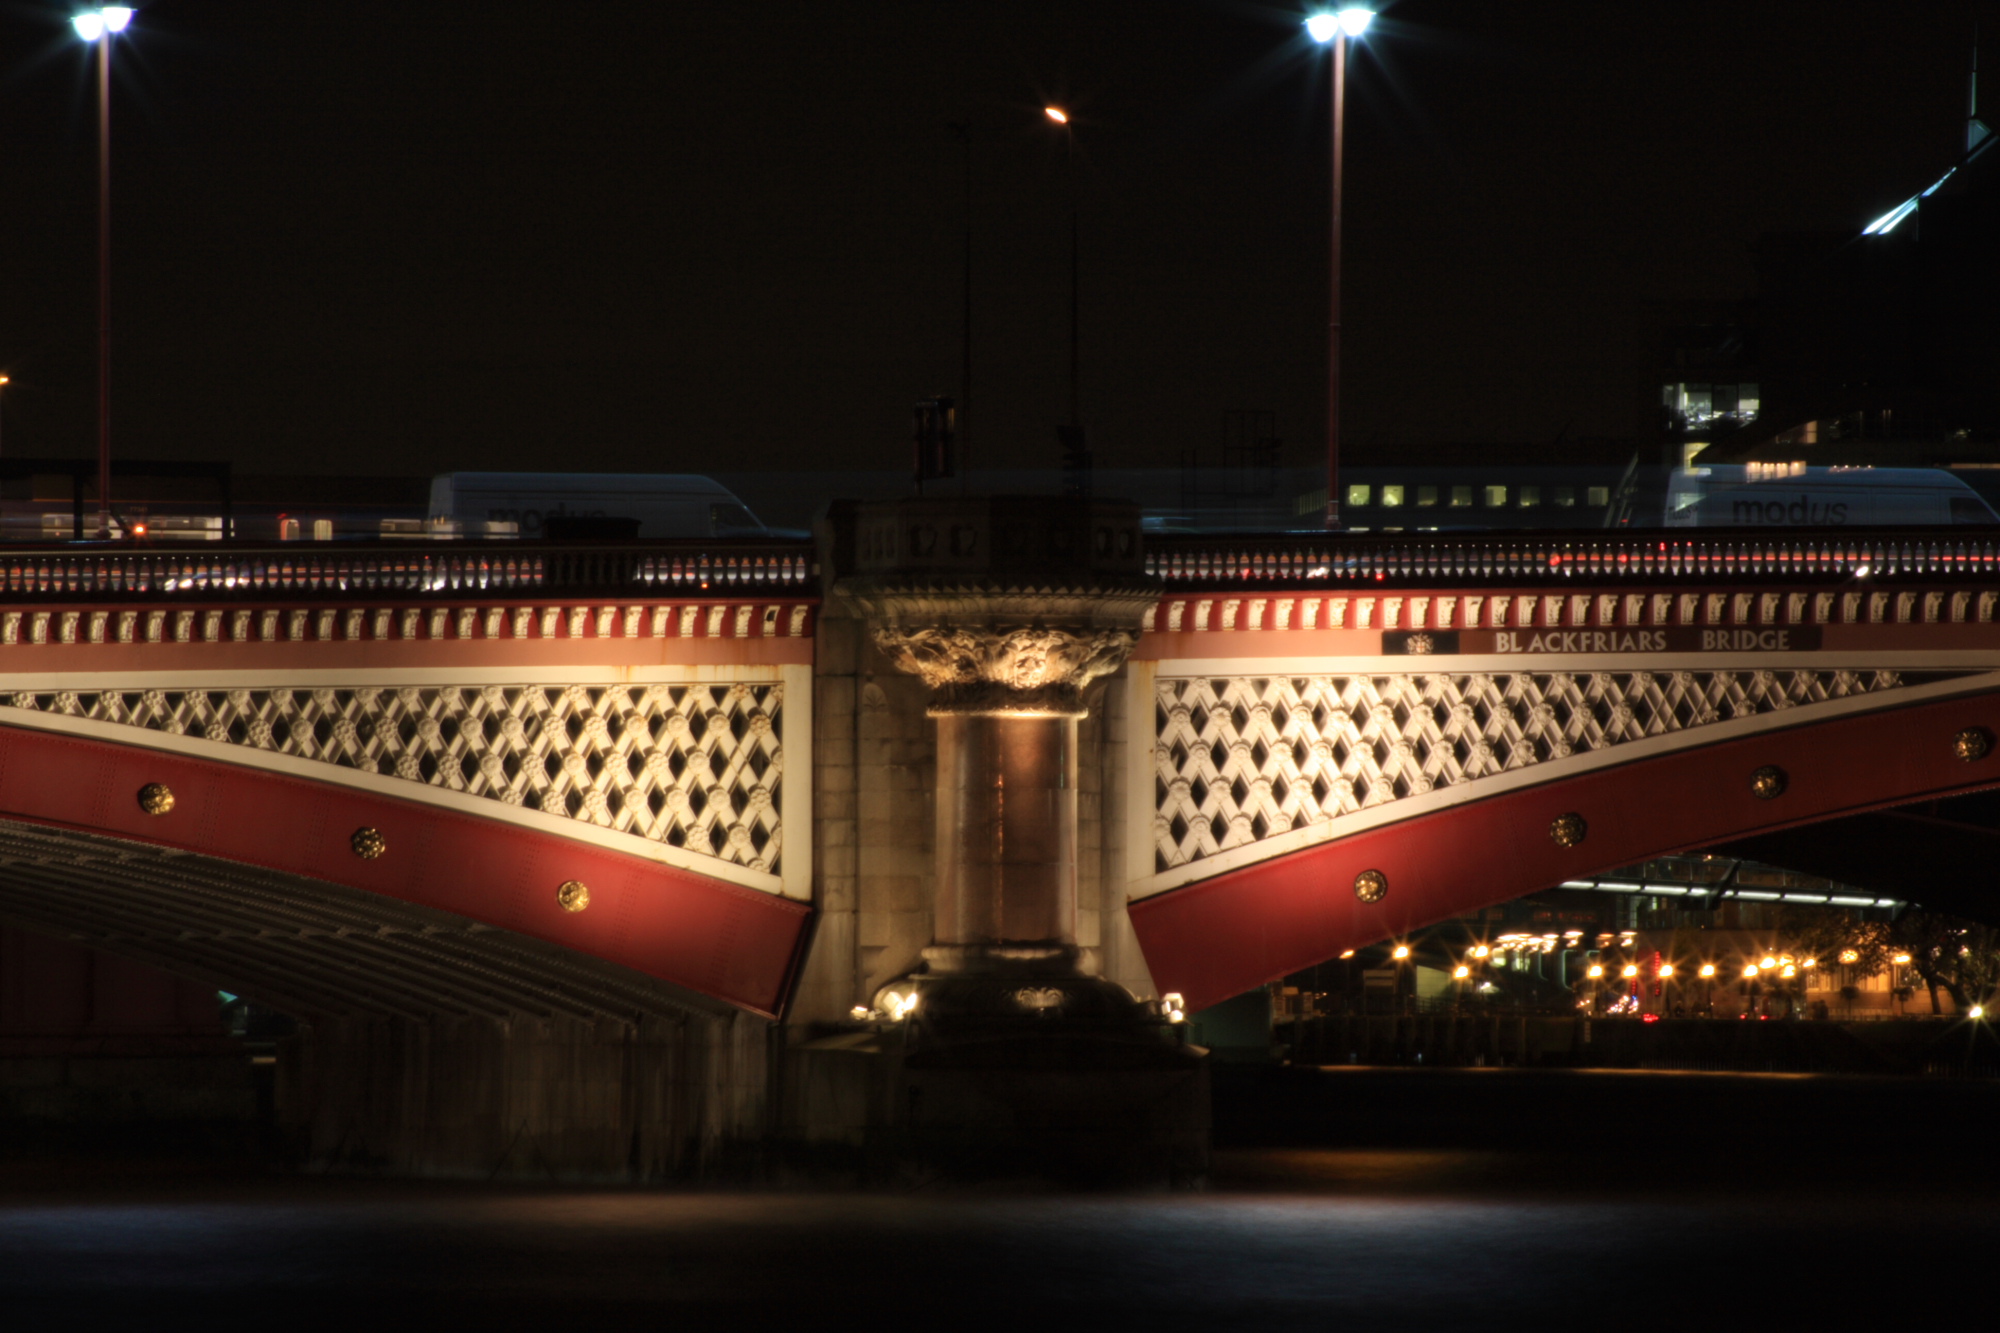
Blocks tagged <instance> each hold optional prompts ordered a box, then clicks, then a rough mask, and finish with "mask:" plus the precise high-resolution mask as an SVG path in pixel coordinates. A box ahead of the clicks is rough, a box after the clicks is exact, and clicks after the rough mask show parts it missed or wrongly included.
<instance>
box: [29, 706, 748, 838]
mask: <svg viewBox="0 0 2000 1333" xmlns="http://www.w3.org/2000/svg"><path fill="white" fill-rule="evenodd" d="M783 699H784V693H783V687H782V686H780V685H777V684H765V683H760V684H754V685H753V684H716V685H633V686H605V687H599V686H581V685H571V686H567V687H564V686H541V685H522V686H515V685H489V686H462V687H453V686H446V687H423V688H418V687H406V688H402V689H381V688H373V687H369V688H352V689H338V688H334V689H313V690H243V689H235V690H144V691H139V690H133V691H118V692H113V691H105V692H101V693H98V692H89V691H82V692H79V691H69V690H65V691H61V692H47V693H17V694H13V695H0V701H4V702H6V703H9V704H11V705H12V706H14V707H15V708H32V709H37V710H40V711H43V712H49V713H58V714H62V715H64V716H68V717H80V718H89V719H91V720H93V721H98V722H109V723H115V724H119V725H124V726H131V727H140V728H144V729H145V730H148V731H159V732H166V733H168V734H171V735H176V736H191V737H197V738H200V739H203V740H209V741H215V742H218V743H221V744H226V745H241V746H247V747H251V748H254V749H260V750H271V751H275V752H277V753H279V754H287V755H296V756H298V757H299V758H302V759H311V760H317V761H319V762H321V763H328V764H335V765H338V766H340V767H342V768H350V769H358V770H360V771H361V772H364V773H379V774H382V775H384V776H389V777H397V778H402V779H404V780H405V781H409V782H420V783H423V784H425V785H427V786H432V787H442V788H444V789H445V790H448V791H456V792H464V793H466V794H468V795H472V796H483V797H487V798H489V799H491V800H496V801H501V802H504V803H506V804H508V805H517V806H524V807H526V808H529V809H533V810H541V811H544V812H546V813H549V814H553V815H561V816H563V817H566V818H569V819H576V820H581V821H583V822H585V823H589V824H595V825H598V826H599V827H602V828H609V829H615V830H617V831H619V832H622V833H633V834H637V835H638V836H640V837H643V838H650V839H653V840H654V841H656V842H664V843H667V844H668V845H670V846H674V847H680V848H684V849H685V850H687V851H690V852H694V853H696V854H699V855H703V856H713V857H719V858H721V859H722V860H725V861H728V862H731V863H732V864H736V865H741V866H746V867H748V868H750V869H753V870H761V871H768V872H771V873H776V872H777V871H778V859H779V848H780V846H781V841H782V840H781V838H780V833H781V831H782V828H781V823H780V818H779V815H780V804H781V792H780V790H779V776H780V774H781V772H782V770H783V759H784V754H783V748H782V734H781V733H782V725H783V712H782V705H783Z"/></svg>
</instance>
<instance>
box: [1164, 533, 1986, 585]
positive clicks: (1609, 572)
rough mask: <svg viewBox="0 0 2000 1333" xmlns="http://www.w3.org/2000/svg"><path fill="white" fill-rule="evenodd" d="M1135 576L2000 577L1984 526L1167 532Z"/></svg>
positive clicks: (1410, 581)
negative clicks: (1327, 533) (1329, 534)
mask: <svg viewBox="0 0 2000 1333" xmlns="http://www.w3.org/2000/svg"><path fill="white" fill-rule="evenodd" d="M1146 572H1147V573H1148V574H1150V575H1152V576H1153V577H1154V578H1157V579H1160V580H1162V581H1164V582H1165V583H1166V584H1167V586H1168V588H1169V590H1178V589H1182V588H1187V589H1196V588H1203V589H1205V588H1218V589H1219V588H1225V587H1242V586H1258V587H1272V588H1281V587H1282V588H1330V587H1341V586H1349V585H1362V584H1378V585H1385V586H1386V585H1394V586H1412V587H1414V586H1421V585H1425V584H1432V583H1438V582H1461V583H1462V582H1479V583H1483V582H1490V581H1497V580H1506V579H1520V578H1532V579H1560V580H1563V581H1565V582H1619V581H1627V580H1632V579H1640V578H1672V579H1676V580H1680V579H1692V580H1697V581H1715V580H1741V579H1746V578H1760V579H1761V578H1772V577H1780V578H1786V579H1791V580H1814V579H1849V578H1853V577H1856V576H1857V575H1861V576H1867V577H1873V578H1876V579H1897V578H1908V577H1937V576H1961V575H1980V576H1987V577H1990V576H1993V575H1996V574H2000V538H1996V534H1995V533H1994V531H1993V530H1992V529H1990V528H1977V529H1966V528H1818V529H1814V528H1790V529H1786V530H1784V531H1782V532H1768V533H1767V532H1756V531H1742V530H1735V529H1730V530H1712V531H1700V532H1692V531H1689V530H1687V529H1681V528H1676V529H1667V530H1661V531H1622V530H1621V531H1607V532H1604V533H1601V534H1599V533H1589V532H1566V533H1554V532H1552V533H1546V534H1532V533H1529V534H1519V533H1479V534H1463V533H1436V532H1423V533H1420V532H1408V533H1393V534H1392V533H1383V534H1379V535H1377V534H1364V535H1359V536H1356V535H1351V534H1341V535H1339V536H1337V537H1322V536H1317V535H1313V534H1296V533H1287V534H1272V535H1268V536H1263V535H1254V534H1251V535H1242V534H1238V535H1229V536H1216V537H1180V536H1176V537H1155V538H1153V539H1151V540H1150V541H1149V542H1148V543H1147V552H1146Z"/></svg>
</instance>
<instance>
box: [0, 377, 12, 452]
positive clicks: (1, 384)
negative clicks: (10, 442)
mask: <svg viewBox="0 0 2000 1333" xmlns="http://www.w3.org/2000/svg"><path fill="white" fill-rule="evenodd" d="M10 383H12V381H11V380H9V379H8V378H7V377H6V376H5V375H0V397H4V396H5V395H6V392H7V386H8V385H9V384H10ZM4 425H5V423H4V422H0V426H4ZM5 438H6V437H5V433H4V431H0V445H4V443H5Z"/></svg>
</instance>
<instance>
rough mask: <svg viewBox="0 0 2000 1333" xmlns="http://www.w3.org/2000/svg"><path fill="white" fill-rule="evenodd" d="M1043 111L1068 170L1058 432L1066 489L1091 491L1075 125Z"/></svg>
mask: <svg viewBox="0 0 2000 1333" xmlns="http://www.w3.org/2000/svg"><path fill="white" fill-rule="evenodd" d="M1042 114H1043V115H1045V116H1047V117H1048V118H1049V121H1050V122H1051V123H1052V124H1055V125H1058V126H1060V127H1061V128H1062V132H1063V153H1064V158H1065V165H1066V166H1067V168H1068V171H1069V425H1068V426H1066V427H1058V428H1057V432H1056V433H1057V434H1058V435H1059V436H1061V438H1062V444H1063V471H1064V472H1065V474H1066V475H1065V477H1064V479H1063V490H1064V492H1065V493H1066V494H1070V495H1088V494H1089V493H1090V450H1089V447H1088V446H1087V445H1086V443H1085V441H1084V435H1083V397H1082V390H1081V388H1080V387H1079V384H1080V376H1079V373H1078V365H1079V364H1080V356H1081V354H1080V352H1079V351H1078V340H1077V328H1078V304H1079V298H1078V260H1077V209H1078V202H1077V188H1076V126H1075V124H1074V123H1072V121H1071V119H1070V114H1069V112H1067V111H1065V110H1063V109H1062V108H1061V107H1059V106H1045V107H1043V108H1042Z"/></svg>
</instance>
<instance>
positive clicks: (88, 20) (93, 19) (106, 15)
mask: <svg viewBox="0 0 2000 1333" xmlns="http://www.w3.org/2000/svg"><path fill="white" fill-rule="evenodd" d="M69 21H70V26H71V27H73V28H75V29H76V35H77V36H79V37H81V38H83V40H84V41H86V42H94V41H97V40H98V39H99V38H101V37H103V36H104V35H105V34H106V33H110V34H112V35H114V36H115V35H117V34H118V33H121V32H123V31H125V26H126V25H127V24H128V23H130V22H131V21H132V8H131V6H129V5H105V6H104V7H102V8H101V9H86V10H84V11H83V12H82V13H80V14H72V15H71V16H70V20H69Z"/></svg>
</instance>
